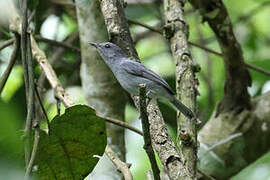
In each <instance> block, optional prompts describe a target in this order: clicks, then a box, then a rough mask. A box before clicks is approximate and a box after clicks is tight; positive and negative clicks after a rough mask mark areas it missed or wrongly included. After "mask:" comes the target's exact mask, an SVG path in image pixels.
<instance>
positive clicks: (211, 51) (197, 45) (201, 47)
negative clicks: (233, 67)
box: [188, 41, 223, 57]
mask: <svg viewBox="0 0 270 180" xmlns="http://www.w3.org/2000/svg"><path fill="white" fill-rule="evenodd" d="M188 44H190V45H191V46H194V47H197V48H200V49H202V50H204V51H206V52H209V53H212V54H215V55H217V56H221V57H222V56H223V54H222V53H220V52H217V51H215V50H212V49H210V48H207V47H205V46H202V45H199V44H196V43H194V42H190V41H188Z"/></svg>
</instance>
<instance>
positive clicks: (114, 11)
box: [100, 0, 184, 180]
mask: <svg viewBox="0 0 270 180" xmlns="http://www.w3.org/2000/svg"><path fill="white" fill-rule="evenodd" d="M100 3H101V9H102V12H103V15H104V18H105V22H106V26H107V30H108V33H109V34H110V35H111V37H112V38H111V39H112V42H114V43H116V44H117V45H119V46H120V47H121V48H122V49H123V50H124V51H125V52H126V53H127V54H128V55H129V56H130V57H131V58H132V59H135V60H139V59H138V56H137V52H136V49H135V47H134V44H133V42H132V39H131V36H130V32H129V29H128V24H127V21H126V19H125V14H124V10H123V7H122V5H121V3H120V1H119V0H107V1H100ZM147 112H148V113H149V123H150V134H151V138H152V142H153V143H152V146H153V148H154V149H155V151H156V152H157V154H158V156H159V158H160V160H161V163H162V165H163V168H164V169H165V171H166V172H167V173H168V175H169V176H170V178H171V179H172V180H178V179H180V178H181V176H182V173H183V172H184V167H183V164H182V162H181V158H180V155H179V153H178V151H177V148H176V147H175V145H174V143H173V141H172V140H171V138H170V136H169V135H168V130H167V127H166V124H165V122H164V120H163V117H162V115H161V112H160V110H159V108H158V106H157V104H156V102H155V101H151V102H150V103H149V105H148V107H147Z"/></svg>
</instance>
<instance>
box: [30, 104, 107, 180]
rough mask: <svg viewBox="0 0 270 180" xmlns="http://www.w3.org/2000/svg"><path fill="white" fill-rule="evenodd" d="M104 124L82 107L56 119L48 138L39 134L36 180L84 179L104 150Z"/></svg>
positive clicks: (75, 107)
mask: <svg viewBox="0 0 270 180" xmlns="http://www.w3.org/2000/svg"><path fill="white" fill-rule="evenodd" d="M106 139H107V138H106V130H105V121H104V120H103V119H101V118H100V117H97V116H96V114H95V111H94V110H93V109H91V108H90V107H88V106H85V105H76V106H73V107H70V108H68V109H66V111H65V113H64V114H63V115H61V116H56V117H55V118H54V119H53V120H52V121H51V124H50V134H49V135H48V134H47V133H45V132H44V131H41V134H40V142H39V146H38V152H37V157H36V161H35V164H36V165H37V171H36V172H35V176H37V179H42V180H45V179H48V180H52V179H57V180H59V179H73V180H74V179H76V180H77V179H83V178H85V177H86V176H87V175H88V174H89V173H90V172H91V171H92V170H93V168H94V167H95V165H96V163H97V162H98V158H97V157H93V155H99V156H101V155H102V154H103V153H104V150H105V146H106Z"/></svg>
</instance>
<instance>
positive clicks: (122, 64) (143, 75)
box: [89, 42, 194, 119]
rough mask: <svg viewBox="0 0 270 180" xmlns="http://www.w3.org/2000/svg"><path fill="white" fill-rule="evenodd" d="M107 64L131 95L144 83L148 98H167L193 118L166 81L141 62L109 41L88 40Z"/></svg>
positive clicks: (191, 113)
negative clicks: (132, 58)
mask: <svg viewBox="0 0 270 180" xmlns="http://www.w3.org/2000/svg"><path fill="white" fill-rule="evenodd" d="M89 44H90V45H92V46H94V47H96V49H97V51H98V52H99V54H100V56H101V57H102V58H103V60H104V61H105V63H106V64H107V65H108V66H109V68H110V69H111V71H112V72H113V74H114V76H115V77H116V79H117V80H118V81H119V83H120V85H121V86H122V87H123V88H124V89H125V90H126V91H127V92H128V93H129V94H131V95H132V96H134V95H135V96H138V95H139V84H146V95H147V97H148V98H156V99H160V98H165V99H168V100H169V101H170V102H171V103H172V104H173V105H174V106H175V107H176V108H177V109H178V110H179V111H180V112H181V113H183V114H184V115H185V116H186V117H188V118H190V119H191V118H193V117H194V113H193V112H192V111H191V110H190V109H189V108H188V107H186V106H185V105H184V104H183V103H181V102H180V101H179V100H178V99H176V97H175V93H174V92H173V90H172V89H171V88H170V86H169V85H168V83H167V82H166V81H165V80H164V79H163V78H162V77H160V76H159V75H158V74H156V73H155V72H153V71H152V70H150V69H148V68H147V67H145V66H144V65H143V64H141V63H138V62H136V61H133V60H131V59H129V58H128V57H127V55H126V54H125V53H124V51H123V50H122V49H121V48H120V47H119V46H117V45H116V44H113V43H111V42H103V43H96V42H90V43H89Z"/></svg>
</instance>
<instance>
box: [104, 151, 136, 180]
mask: <svg viewBox="0 0 270 180" xmlns="http://www.w3.org/2000/svg"><path fill="white" fill-rule="evenodd" d="M105 153H106V154H107V156H108V157H109V158H110V160H111V161H112V162H113V164H114V165H115V166H116V168H117V169H118V170H119V171H121V173H122V174H123V176H124V179H125V180H133V177H132V174H131V172H130V169H129V166H128V164H127V163H125V162H123V161H121V160H120V159H119V157H118V156H117V155H116V154H115V153H114V152H113V150H112V149H111V148H110V146H106V149H105Z"/></svg>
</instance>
